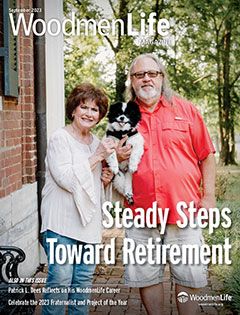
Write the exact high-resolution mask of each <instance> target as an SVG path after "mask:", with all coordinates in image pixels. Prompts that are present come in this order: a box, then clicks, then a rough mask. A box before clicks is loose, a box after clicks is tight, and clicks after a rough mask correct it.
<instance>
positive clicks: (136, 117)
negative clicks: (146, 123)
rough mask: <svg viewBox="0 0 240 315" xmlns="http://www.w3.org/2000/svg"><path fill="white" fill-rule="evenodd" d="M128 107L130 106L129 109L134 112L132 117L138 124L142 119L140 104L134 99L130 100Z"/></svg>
mask: <svg viewBox="0 0 240 315" xmlns="http://www.w3.org/2000/svg"><path fill="white" fill-rule="evenodd" d="M127 107H128V108H129V110H130V111H131V113H132V114H133V116H132V118H131V119H132V121H133V123H134V124H135V125H136V124H137V123H138V122H139V121H140V120H141V112H140V108H139V105H138V104H137V103H136V102H134V101H129V102H128V103H127Z"/></svg>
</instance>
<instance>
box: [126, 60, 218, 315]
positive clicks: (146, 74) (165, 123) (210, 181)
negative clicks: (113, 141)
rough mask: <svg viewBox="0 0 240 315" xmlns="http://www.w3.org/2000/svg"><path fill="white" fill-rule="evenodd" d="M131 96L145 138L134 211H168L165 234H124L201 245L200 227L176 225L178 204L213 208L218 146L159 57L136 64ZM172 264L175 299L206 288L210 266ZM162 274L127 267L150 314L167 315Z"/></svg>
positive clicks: (191, 310)
mask: <svg viewBox="0 0 240 315" xmlns="http://www.w3.org/2000/svg"><path fill="white" fill-rule="evenodd" d="M127 92H128V98H129V99H131V100H135V102H137V103H138V105H139V107H140V110H141V113H142V120H141V122H140V125H139V128H138V130H139V132H140V133H141V134H142V135H143V137H144V140H145V148H144V155H143V158H142V160H141V162H140V165H139V167H138V171H137V172H135V173H134V174H133V193H134V205H133V206H131V208H132V211H133V213H134V211H135V209H136V208H138V207H141V208H144V209H147V208H149V207H151V206H152V204H153V202H154V201H157V204H158V206H159V207H161V208H163V209H164V208H169V209H170V210H169V215H168V221H167V227H166V231H165V233H164V235H160V226H158V227H157V228H147V227H146V228H138V229H137V228H135V227H134V228H131V229H129V230H127V231H126V236H127V237H128V238H132V239H133V240H134V241H135V243H137V244H147V241H148V239H149V238H153V240H154V239H156V238H159V237H161V240H162V244H178V245H179V246H181V245H183V244H199V246H200V245H201V244H202V232H201V229H200V228H195V229H193V228H191V227H186V228H184V229H181V228H179V227H178V226H177V225H176V222H177V220H179V219H180V216H179V214H178V212H177V211H176V205H177V203H178V202H180V201H184V202H186V203H187V204H189V203H190V202H191V201H194V205H195V206H196V207H197V208H200V207H204V208H211V207H214V206H215V189H214V188H215V158H214V155H213V154H214V147H213V145H212V142H211V140H210V137H209V134H208V131H207V129H206V127H205V125H204V122H203V119H202V117H201V115H200V114H199V112H198V110H197V109H196V108H195V107H194V106H193V105H192V104H191V103H190V102H189V101H187V100H186V99H184V98H182V97H180V96H179V95H177V93H175V92H174V91H173V90H172V89H171V88H170V85H169V82H168V79H167V75H166V71H165V69H164V67H163V65H162V64H161V63H160V62H159V60H158V59H157V58H156V57H155V55H152V54H143V55H140V56H138V57H137V58H136V59H135V60H134V61H133V62H132V65H131V66H130V70H129V87H128V90H127ZM124 150H126V151H127V153H128V152H129V148H125V149H124V147H123V148H122V151H124ZM122 153H123V152H122ZM200 185H202V189H201V190H200ZM126 205H127V204H126ZM127 206H128V207H129V205H127ZM186 215H188V210H187V209H186ZM169 264H170V272H171V276H172V278H173V280H174V282H175V288H176V297H177V296H179V293H180V292H185V293H187V294H191V293H197V292H198V291H197V289H198V288H202V287H204V286H205V285H206V284H207V278H206V268H205V267H204V266H203V265H202V264H198V265H197V264H195V265H194V264H191V265H190V264H189V265H182V264H181V263H180V264H177V265H175V264H171V261H169ZM163 273H164V265H156V264H154V265H152V264H144V265H138V264H135V265H128V266H126V273H125V278H126V282H127V283H128V284H129V285H130V286H132V287H138V288H139V289H140V294H141V298H142V301H143V304H144V306H145V308H146V310H147V313H148V314H150V315H157V314H163V309H164V292H163V285H162V281H163ZM179 300H181V299H179ZM181 302H182V301H181ZM177 307H178V312H179V314H181V315H188V314H191V315H194V314H195V313H196V310H197V304H196V303H195V302H191V301H190V300H189V301H188V302H186V303H180V302H179V301H178V299H177Z"/></svg>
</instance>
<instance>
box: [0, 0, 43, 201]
mask: <svg viewBox="0 0 240 315" xmlns="http://www.w3.org/2000/svg"><path fill="white" fill-rule="evenodd" d="M0 5H2V2H1V4H0ZM18 7H19V8H21V7H22V8H31V7H32V1H30V0H19V1H18ZM0 9H1V8H0ZM0 11H1V12H2V10H0ZM0 19H1V17H0ZM1 20H2V19H1ZM2 27H3V25H2V24H1V22H0V45H1V44H2V40H3V37H2ZM1 65H2V62H1V63H0V96H1V95H2V93H1V86H2V84H3V71H2V67H1ZM18 80H19V82H18V84H19V97H18V98H13V97H4V96H3V98H2V101H3V110H2V111H0V122H1V126H0V130H1V131H0V135H1V149H0V178H1V180H0V198H1V197H4V196H7V195H9V194H10V193H12V192H14V191H16V190H18V189H20V188H21V187H22V185H23V184H26V183H33V182H34V181H35V180H36V178H35V172H36V164H37V160H36V130H35V112H34V60H33V38H32V36H30V37H25V36H24V35H23V32H22V31H21V32H20V33H19V36H18Z"/></svg>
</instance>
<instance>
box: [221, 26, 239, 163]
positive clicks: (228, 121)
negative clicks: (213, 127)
mask: <svg viewBox="0 0 240 315" xmlns="http://www.w3.org/2000/svg"><path fill="white" fill-rule="evenodd" d="M231 30H232V26H231V21H230V20H226V22H225V34H224V38H223V47H222V63H223V95H222V111H221V114H222V115H221V116H222V117H221V118H222V121H221V123H222V128H223V130H222V131H223V132H222V139H221V144H222V147H221V152H220V163H221V164H223V165H228V164H232V163H236V162H235V160H234V159H232V158H233V157H234V155H235V152H234V146H232V145H231V140H232V136H231V132H232V131H233V132H234V127H233V126H234V117H233V115H231V113H232V108H231V106H232V104H231V96H230V92H231V87H230V50H231ZM232 150H233V152H231V151H232Z"/></svg>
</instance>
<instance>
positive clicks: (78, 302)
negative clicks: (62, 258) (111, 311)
mask: <svg viewBox="0 0 240 315" xmlns="http://www.w3.org/2000/svg"><path fill="white" fill-rule="evenodd" d="M47 238H56V239H57V242H56V243H55V244H54V247H55V246H56V245H58V244H62V245H67V244H69V245H81V244H82V245H84V244H85V243H81V242H79V241H77V240H74V239H72V238H69V237H65V236H62V235H59V234H57V233H54V232H52V231H49V230H47V231H46V232H44V233H43V246H44V249H45V252H46V254H47V257H48V277H47V283H46V289H45V290H46V292H45V293H44V294H43V306H42V314H43V315H53V314H54V315H55V314H56V315H65V305H64V304H63V301H66V302H68V301H69V304H68V314H69V315H73V314H74V315H75V314H77V315H87V314H88V308H89V307H88V305H87V300H89V299H90V293H89V290H88V289H89V288H91V286H92V279H93V273H94V270H95V264H87V265H86V264H84V263H83V262H81V263H80V264H68V263H65V264H63V265H60V264H58V263H56V262H55V263H54V264H49V253H50V245H49V243H48V242H47V241H46V239H47ZM84 252H85V250H84V247H83V252H82V255H83V253H84ZM76 288H78V290H79V289H80V291H82V289H83V291H86V293H85V292H84V293H79V292H76V291H77V290H76ZM71 289H73V290H71ZM84 289H85V290H84ZM68 291H70V292H68ZM71 291H72V292H71ZM60 303H61V304H63V305H61V304H60ZM44 304H45V305H44ZM59 304H60V305H59ZM65 304H66V303H65ZM71 304H73V305H71Z"/></svg>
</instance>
